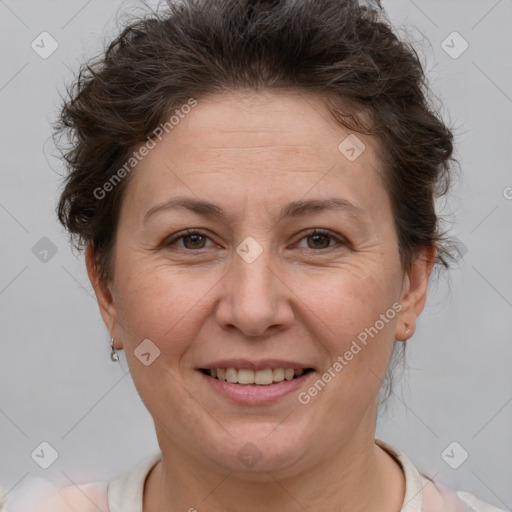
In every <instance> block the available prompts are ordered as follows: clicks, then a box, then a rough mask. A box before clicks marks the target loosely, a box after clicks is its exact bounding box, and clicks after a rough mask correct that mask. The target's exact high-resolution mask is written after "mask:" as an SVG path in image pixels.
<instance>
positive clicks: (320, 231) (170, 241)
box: [161, 228, 350, 252]
mask: <svg viewBox="0 0 512 512" xmlns="http://www.w3.org/2000/svg"><path fill="white" fill-rule="evenodd" d="M192 235H200V236H203V237H205V238H207V239H208V240H210V241H211V242H212V243H214V244H215V242H214V241H213V240H212V239H211V237H210V236H209V235H208V233H207V232H206V231H205V230H203V229H200V228H190V229H186V230H184V231H179V232H178V233H175V234H174V235H171V236H170V237H169V238H167V239H165V240H164V241H163V242H162V244H161V246H162V247H170V246H173V245H175V243H176V242H177V241H178V240H181V239H183V238H185V237H187V236H192ZM314 235H325V236H328V237H330V238H331V239H333V240H335V241H336V242H338V244H337V245H338V246H339V245H341V246H346V247H350V242H349V241H348V240H347V239H346V238H345V237H343V236H341V235H338V234H335V233H333V232H332V231H330V230H329V229H324V228H311V229H309V230H307V231H305V232H303V233H302V234H301V237H300V238H299V239H298V241H297V242H295V244H298V243H299V242H301V241H302V240H303V239H304V238H307V237H310V236H314ZM215 245H218V244H215ZM335 247H336V245H332V246H329V247H326V248H325V249H311V250H312V251H314V252H325V251H327V250H329V249H333V248H335ZM179 249H183V250H185V251H187V252H197V251H202V250H204V249H207V247H203V248H200V249H195V250H194V249H187V248H184V247H179Z"/></svg>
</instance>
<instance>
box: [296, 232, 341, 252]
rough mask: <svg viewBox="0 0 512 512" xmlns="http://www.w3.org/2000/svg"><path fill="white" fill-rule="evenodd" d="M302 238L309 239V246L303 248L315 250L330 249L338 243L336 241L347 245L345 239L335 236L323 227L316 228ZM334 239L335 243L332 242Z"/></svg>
mask: <svg viewBox="0 0 512 512" xmlns="http://www.w3.org/2000/svg"><path fill="white" fill-rule="evenodd" d="M302 240H308V242H307V247H302V248H306V249H313V250H321V249H330V248H331V247H333V246H334V245H335V244H336V242H337V243H338V245H341V246H344V245H347V243H346V242H345V241H344V240H343V239H341V238H338V237H335V236H334V235H332V234H331V233H330V232H329V231H324V230H321V229H315V230H314V231H312V232H310V233H308V234H307V235H306V236H304V237H303V238H302V239H301V241H302ZM333 241H334V243H331V242H333Z"/></svg>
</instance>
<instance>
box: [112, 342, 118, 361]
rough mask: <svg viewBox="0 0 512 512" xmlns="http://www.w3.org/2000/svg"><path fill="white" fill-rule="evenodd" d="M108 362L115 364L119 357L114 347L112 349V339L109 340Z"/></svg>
mask: <svg viewBox="0 0 512 512" xmlns="http://www.w3.org/2000/svg"><path fill="white" fill-rule="evenodd" d="M110 360H111V361H112V362H113V363H117V362H118V361H119V355H118V353H117V350H116V347H114V338H111V340H110Z"/></svg>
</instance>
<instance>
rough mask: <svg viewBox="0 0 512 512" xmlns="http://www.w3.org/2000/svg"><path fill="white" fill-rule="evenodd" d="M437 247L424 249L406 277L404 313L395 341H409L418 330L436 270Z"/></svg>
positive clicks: (403, 298) (403, 293) (402, 301)
mask: <svg viewBox="0 0 512 512" xmlns="http://www.w3.org/2000/svg"><path fill="white" fill-rule="evenodd" d="M435 256H436V249H435V247H428V248H425V249H423V250H422V251H421V252H420V254H419V255H418V256H417V258H416V259H415V260H414V262H413V263H412V265H411V269H410V270H409V272H408V273H407V274H406V275H405V276H404V283H403V288H402V298H401V300H400V303H401V304H402V311H401V312H400V319H399V321H398V323H397V326H396V332H395V339H397V340H399V341H407V340H408V339H409V338H410V337H411V335H412V334H413V333H414V330H415V329H416V320H417V318H418V316H419V315H420V314H421V312H422V311H423V308H424V307H425V302H426V300H427V289H428V282H429V278H430V274H431V272H432V269H433V268H434V263H435Z"/></svg>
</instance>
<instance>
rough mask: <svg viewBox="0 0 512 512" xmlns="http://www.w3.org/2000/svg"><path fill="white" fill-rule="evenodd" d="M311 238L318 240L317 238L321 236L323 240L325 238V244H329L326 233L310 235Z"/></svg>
mask: <svg viewBox="0 0 512 512" xmlns="http://www.w3.org/2000/svg"><path fill="white" fill-rule="evenodd" d="M311 238H313V239H316V240H318V239H319V238H320V239H322V238H323V239H324V241H325V240H327V245H329V239H328V238H327V236H326V235H312V236H311ZM323 245H324V246H325V244H323ZM315 247H317V245H315Z"/></svg>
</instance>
